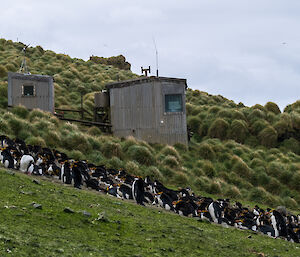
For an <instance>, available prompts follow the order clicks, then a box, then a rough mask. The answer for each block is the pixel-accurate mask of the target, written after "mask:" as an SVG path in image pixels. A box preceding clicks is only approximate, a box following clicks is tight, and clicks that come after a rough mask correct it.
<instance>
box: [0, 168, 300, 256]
mask: <svg viewBox="0 0 300 257" xmlns="http://www.w3.org/2000/svg"><path fill="white" fill-rule="evenodd" d="M32 180H33V177H29V176H26V175H23V174H19V173H15V174H14V175H12V174H11V172H8V171H5V170H3V169H0V194H1V200H0V215H1V223H0V255H1V256H262V255H259V254H260V253H263V254H265V255H264V256H299V247H298V245H297V244H292V243H288V242H286V241H283V240H274V239H270V238H268V237H266V236H262V235H257V234H255V233H252V232H249V231H247V232H245V231H240V230H236V229H233V228H228V229H225V228H222V227H220V226H217V225H212V224H207V223H204V222H199V221H196V220H194V219H192V218H185V217H180V216H178V215H174V214H171V213H167V212H164V211H160V210H159V209H156V208H146V207H141V206H137V205H135V204H133V203H129V202H126V201H121V200H118V199H115V198H112V197H109V196H105V195H102V194H99V193H96V192H93V191H84V190H82V191H78V190H75V189H74V188H71V187H68V186H63V185H59V184H56V183H55V184H54V183H51V182H49V181H48V180H47V179H43V180H41V185H38V184H35V183H33V182H32ZM32 202H36V203H39V204H41V205H42V209H41V210H39V209H34V208H33V207H32V206H31V203H32ZM4 206H7V207H8V208H6V207H4ZM91 206H93V207H92V208H91ZM65 207H71V208H72V209H73V210H74V211H75V213H73V214H68V213H64V212H63V210H64V208H65ZM82 210H86V211H88V212H90V213H91V216H90V217H86V216H84V215H83V214H82V213H80V212H79V211H82ZM101 212H105V213H106V216H107V218H108V220H109V222H100V221H96V222H93V220H95V219H96V218H97V217H98V213H101ZM3 221H5V222H3ZM249 235H251V238H248V236H249ZM7 249H9V250H10V251H12V252H11V253H7Z"/></svg>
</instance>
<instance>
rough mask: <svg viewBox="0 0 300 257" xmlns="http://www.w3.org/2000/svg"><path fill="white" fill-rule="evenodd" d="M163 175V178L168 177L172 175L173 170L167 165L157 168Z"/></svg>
mask: <svg viewBox="0 0 300 257" xmlns="http://www.w3.org/2000/svg"><path fill="white" fill-rule="evenodd" d="M159 170H160V171H161V173H162V175H163V177H164V179H170V178H172V177H173V176H174V173H175V172H174V170H173V169H171V168H170V167H168V166H162V167H161V168H160V169H159Z"/></svg>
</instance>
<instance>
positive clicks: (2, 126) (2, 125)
mask: <svg viewBox="0 0 300 257" xmlns="http://www.w3.org/2000/svg"><path fill="white" fill-rule="evenodd" d="M8 130H9V129H8V124H7V122H6V121H5V120H3V119H1V118H0V131H1V132H2V134H6V133H7V132H8Z"/></svg>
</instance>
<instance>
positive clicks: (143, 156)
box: [128, 145, 155, 166]
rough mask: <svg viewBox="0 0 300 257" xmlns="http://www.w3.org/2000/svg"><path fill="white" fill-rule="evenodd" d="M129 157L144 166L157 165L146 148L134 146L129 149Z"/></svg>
mask: <svg viewBox="0 0 300 257" xmlns="http://www.w3.org/2000/svg"><path fill="white" fill-rule="evenodd" d="M128 155H129V156H130V157H131V158H132V159H133V160H135V161H137V162H138V163H140V164H142V165H147V166H149V165H151V164H154V163H155V158H154V157H153V155H152V153H151V152H150V150H149V149H148V148H147V147H145V146H138V145H132V146H130V147H129V148H128Z"/></svg>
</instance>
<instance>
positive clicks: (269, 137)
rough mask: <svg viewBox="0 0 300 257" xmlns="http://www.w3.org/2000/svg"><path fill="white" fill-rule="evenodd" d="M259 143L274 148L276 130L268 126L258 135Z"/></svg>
mask: <svg viewBox="0 0 300 257" xmlns="http://www.w3.org/2000/svg"><path fill="white" fill-rule="evenodd" d="M258 137H259V139H260V143H261V144H262V145H263V146H266V147H275V146H276V144H277V132H276V130H275V129H274V128H273V127H271V126H269V127H267V128H265V129H263V130H262V131H261V132H260V133H259V135H258Z"/></svg>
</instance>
